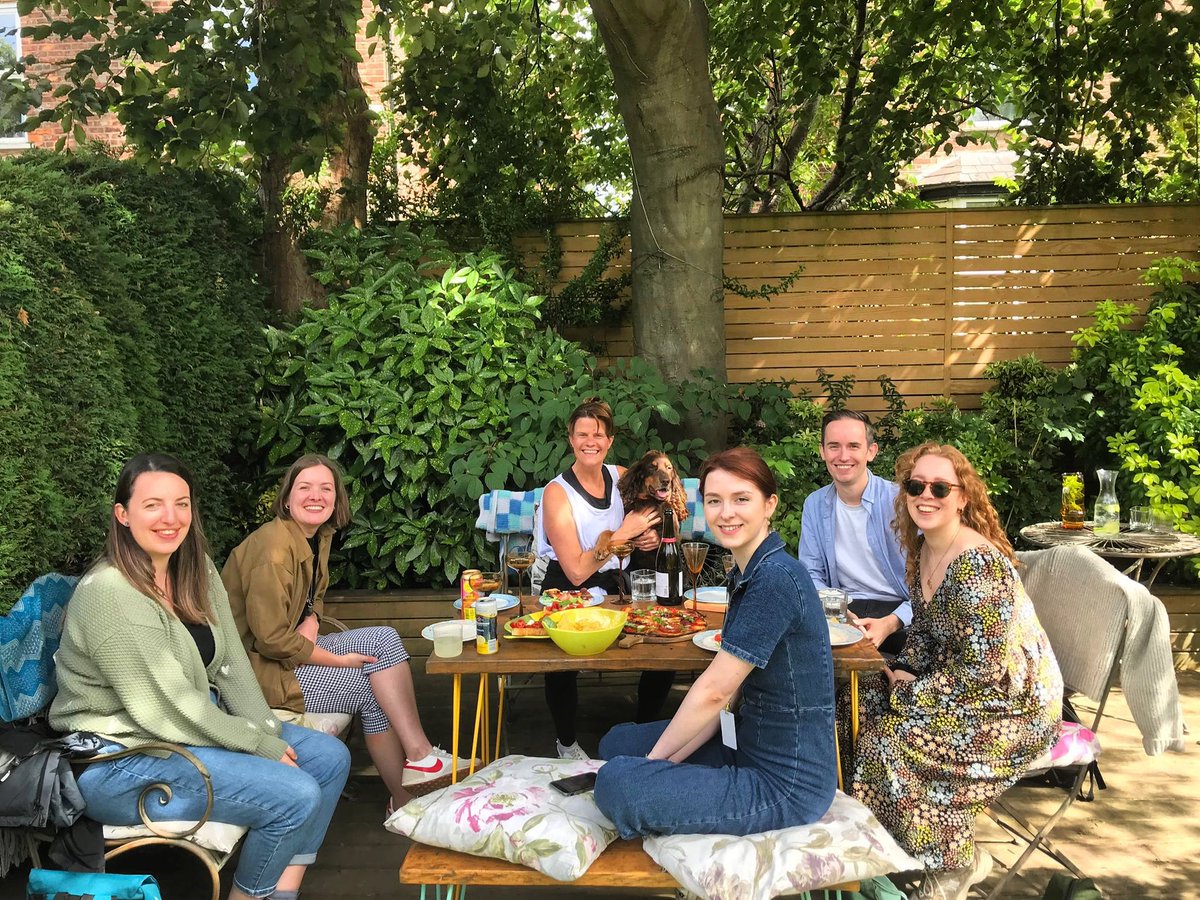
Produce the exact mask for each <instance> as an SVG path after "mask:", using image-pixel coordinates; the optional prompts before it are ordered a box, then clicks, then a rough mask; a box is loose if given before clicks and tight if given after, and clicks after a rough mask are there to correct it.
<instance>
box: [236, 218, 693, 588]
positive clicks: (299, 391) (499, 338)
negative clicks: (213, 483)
mask: <svg viewBox="0 0 1200 900" xmlns="http://www.w3.org/2000/svg"><path fill="white" fill-rule="evenodd" d="M310 255H311V256H312V258H313V259H314V261H315V262H316V263H317V264H318V266H319V270H318V273H317V277H318V278H319V279H320V280H321V281H322V282H323V283H325V284H326V285H327V286H329V288H330V293H329V298H328V299H329V306H328V309H323V310H306V311H305V312H304V314H303V317H302V319H301V321H300V322H299V324H297V325H296V326H295V327H294V328H292V329H291V330H286V331H285V330H279V329H271V330H270V331H269V332H268V337H267V342H268V346H269V353H268V356H267V358H266V362H265V365H264V369H263V374H262V382H261V385H262V402H263V410H262V426H261V432H260V436H259V442H260V445H261V446H263V447H266V448H267V451H268V456H269V460H270V462H271V463H272V464H285V463H286V462H288V461H289V460H290V459H292V458H293V457H295V456H296V455H298V454H300V453H303V452H305V451H308V450H314V451H321V452H328V453H330V455H332V456H333V457H334V458H335V459H338V460H339V462H340V464H341V465H342V466H343V468H344V469H345V470H346V475H347V480H348V485H349V490H350V497H351V507H352V511H353V521H352V524H351V526H350V528H349V529H348V530H347V532H346V535H345V540H344V542H343V544H342V546H341V549H340V551H339V552H338V555H337V556H336V557H335V561H334V566H333V567H335V568H334V575H335V577H338V578H344V580H345V581H346V582H347V583H349V584H351V585H356V586H374V587H377V588H383V587H385V586H387V585H389V584H413V583H419V582H425V583H428V582H429V581H431V580H433V581H437V580H440V579H442V578H444V579H446V580H452V579H453V578H455V577H456V576H457V574H458V572H459V571H460V570H461V569H463V568H466V567H468V566H469V565H471V564H476V563H478V562H480V561H481V560H482V559H484V558H486V557H487V556H489V555H491V554H492V553H494V550H493V549H490V548H488V547H487V546H486V545H485V543H484V539H483V535H482V534H481V533H480V532H478V531H477V530H476V529H475V527H474V521H475V517H476V514H477V508H478V507H477V501H478V498H479V496H480V495H481V494H482V493H484V492H485V491H486V490H490V489H493V488H504V487H507V488H512V489H531V488H534V487H538V486H540V485H543V484H545V483H546V482H547V481H549V480H550V479H551V478H552V477H553V476H554V475H556V474H558V473H559V472H561V471H562V470H563V469H564V468H565V467H566V466H567V465H568V464H569V459H570V453H569V450H568V447H567V444H566V440H565V422H566V418H567V415H568V413H569V412H570V410H571V409H572V408H573V407H574V406H575V405H576V404H577V403H579V401H580V400H582V399H583V398H585V397H587V396H591V395H599V396H602V397H604V399H606V400H607V401H608V402H609V403H610V404H611V405H612V407H613V412H614V418H615V423H616V427H617V439H616V442H615V443H614V447H613V450H612V452H611V454H610V458H611V459H613V460H617V461H627V460H631V459H633V458H634V457H635V456H636V455H638V454H640V453H641V452H643V451H644V450H645V449H648V448H650V447H660V446H661V447H665V448H667V449H668V450H669V451H671V452H673V453H675V454H676V458H677V460H678V461H679V463H680V466H681V468H683V469H684V470H685V471H686V468H687V466H688V465H690V464H691V462H692V461H693V459H694V452H695V449H696V447H695V444H694V443H688V444H682V445H678V446H676V445H672V444H670V443H667V442H665V441H663V440H662V439H661V437H660V433H659V423H660V422H666V423H675V422H678V421H679V415H678V412H677V411H676V409H675V405H674V403H673V400H674V398H673V397H672V393H671V389H669V388H668V387H667V385H666V383H665V382H664V381H663V380H662V379H661V378H660V377H659V376H658V375H657V373H655V372H653V371H652V370H651V369H650V368H649V367H648V366H647V365H646V364H645V363H642V362H640V361H636V360H635V361H633V362H630V363H627V364H622V365H619V366H617V367H616V368H614V369H613V370H611V371H608V372H605V373H597V372H595V370H594V366H595V361H594V360H593V359H592V358H590V357H589V356H587V354H585V353H584V352H583V351H582V350H581V349H580V348H579V347H578V345H576V344H573V343H570V342H568V341H565V340H563V339H562V338H561V337H558V336H557V335H555V334H554V333H553V332H550V331H548V330H545V329H542V328H541V326H540V323H539V318H538V308H539V305H540V303H541V298H540V297H537V296H533V295H531V294H530V293H529V290H528V288H527V287H526V286H525V285H523V284H522V283H520V282H519V281H517V280H516V279H515V278H514V276H513V274H512V272H511V271H510V270H507V269H505V268H504V266H503V263H502V261H501V258H500V257H499V256H497V255H495V254H490V253H482V254H478V255H473V254H468V255H464V256H454V255H452V254H450V253H449V252H448V251H447V250H446V248H445V247H444V246H443V245H441V244H440V243H439V242H437V241H435V240H434V239H433V238H431V237H429V236H428V235H416V234H413V233H411V232H409V231H407V230H405V229H395V230H385V231H371V232H367V233H362V234H360V233H358V232H354V231H351V230H346V231H342V232H338V233H335V234H331V235H327V236H325V237H324V238H315V246H314V249H313V250H312V252H311V254H310Z"/></svg>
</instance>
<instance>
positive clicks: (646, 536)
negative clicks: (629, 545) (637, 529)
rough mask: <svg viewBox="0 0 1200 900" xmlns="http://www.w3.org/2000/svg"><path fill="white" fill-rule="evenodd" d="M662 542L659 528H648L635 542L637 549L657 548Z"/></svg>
mask: <svg viewBox="0 0 1200 900" xmlns="http://www.w3.org/2000/svg"><path fill="white" fill-rule="evenodd" d="M660 543H662V538H661V537H660V536H659V533H658V529H657V528H647V529H646V530H645V531H643V532H642V533H641V534H639V535H638V536H637V538H636V539H635V540H634V542H633V547H634V549H635V550H643V551H648V550H657V549H658V545H659V544H660Z"/></svg>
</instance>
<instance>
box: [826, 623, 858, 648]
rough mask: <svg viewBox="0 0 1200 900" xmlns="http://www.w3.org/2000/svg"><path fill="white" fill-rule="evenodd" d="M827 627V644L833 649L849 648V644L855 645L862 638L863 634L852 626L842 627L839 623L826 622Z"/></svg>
mask: <svg viewBox="0 0 1200 900" xmlns="http://www.w3.org/2000/svg"><path fill="white" fill-rule="evenodd" d="M826 624H827V625H828V626H829V644H830V646H833V647H849V646H850V645H851V644H857V643H858V642H859V641H861V640H862V639H863V637H864V635H863V633H862V632H861V631H859V630H858V629H857V628H855V627H854V626H853V625H844V624H842V623H841V622H827V623H826Z"/></svg>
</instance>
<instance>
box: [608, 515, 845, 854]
mask: <svg viewBox="0 0 1200 900" xmlns="http://www.w3.org/2000/svg"><path fill="white" fill-rule="evenodd" d="M730 583H731V586H732V587H731V591H730V597H729V612H728V613H727V615H726V617H725V625H724V628H723V630H722V641H721V648H722V652H725V653H730V654H732V655H733V656H736V657H737V658H738V659H741V660H743V661H745V662H748V663H750V664H751V665H753V666H754V668H753V669H752V670H751V672H750V674H749V675H748V676H747V677H746V680H745V681H744V682H742V705H741V708H740V710H739V711H738V716H737V745H738V746H737V750H736V751H731V750H729V749H728V748H726V747H725V746H724V745H723V744H722V742H721V737H720V734H719V733H718V734H717V735H716V736H714V737H713V738H712V739H710V740H709V741H708V742H707V743H706V744H704V745H703V746H702V747H700V748H699V749H698V750H697V751H696V752H695V753H693V754H692V755H691V756H690V757H689V758H688V759H687V761H686V762H683V763H672V762H669V761H667V760H651V759H646V758H645V754H646V753H648V752H650V750H651V749H652V748H653V747H654V744H655V743H656V742H657V740H658V738H659V737H660V736H661V735H662V733H663V731H664V730H665V729H666V727H667V724H668V723H667V722H654V723H650V724H648V725H619V726H617V727H616V728H614V729H613V730H612V731H610V732H609V733H608V734H607V735H605V737H604V739H603V740H602V741H601V742H600V755H601V756H602V757H604V758H605V759H607V760H609V762H607V763H606V764H605V765H604V766H603V767H601V769H600V772H599V775H598V777H597V781H596V803H597V805H598V806H599V807H600V810H601V811H602V812H603V813H604V814H605V815H606V816H608V817H609V818H610V819H612V821H613V822H614V823H615V824H616V826H617V830H618V831H619V832H620V834H621V837H623V838H632V837H634V836H636V835H647V834H739V835H740V834H756V833H758V832H762V831H770V830H772V829H776V828H786V827H788V826H792V825H804V824H807V823H809V822H814V821H816V820H817V819H819V818H820V817H821V816H822V815H824V814H825V812H826V810H828V809H829V805H830V803H832V802H833V794H834V790H835V788H836V787H837V763H836V759H835V754H834V736H833V735H834V724H833V715H834V713H833V705H834V704H833V655H832V653H831V652H830V649H829V630H828V628H827V626H826V624H825V615H824V612H823V611H822V609H821V604H820V601H819V600H818V598H817V592H816V589H815V588H814V587H813V584H812V579H811V578H810V577H809V575H808V571H807V570H806V569H805V568H804V567H803V566H802V565H801V564H800V563H799V562H798V561H797V560H796V559H795V558H794V557H792V556H790V555H789V554H788V553H787V551H786V550H785V549H784V545H783V541H782V540H781V539H780V537H779V535H778V534H776V533H774V532H772V533H771V534H769V535H768V536H767V538H766V539H765V540H764V541H763V542H762V544H761V545H760V546H759V547H758V549H757V550H756V551H755V552H754V556H753V557H752V558H751V560H750V563H749V565H748V566H746V571H745V572H744V573H742V572H739V571H738V570H737V569H736V568H735V569H734V570H733V573H732V574H731V576H730Z"/></svg>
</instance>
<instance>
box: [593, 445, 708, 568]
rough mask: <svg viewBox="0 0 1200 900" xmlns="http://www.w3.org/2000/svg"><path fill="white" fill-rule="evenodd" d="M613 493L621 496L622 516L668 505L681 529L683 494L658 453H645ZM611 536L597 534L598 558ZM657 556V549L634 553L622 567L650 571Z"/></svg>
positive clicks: (684, 509) (606, 551)
mask: <svg viewBox="0 0 1200 900" xmlns="http://www.w3.org/2000/svg"><path fill="white" fill-rule="evenodd" d="M617 490H618V491H619V492H620V494H621V502H622V503H623V504H624V506H625V513H626V515H628V514H629V513H631V512H651V511H652V512H658V511H660V510H661V509H662V508H663V506H664V505H668V504H669V505H670V507H671V509H672V510H673V511H674V513H675V527H676V529H678V528H679V527H681V526H682V525H683V522H684V520H685V519H686V518H687V517H688V511H687V492H686V491H685V490H684V489H683V484H682V482H680V480H679V475H678V474H676V472H675V467H674V466H673V465H672V464H671V460H670V457H668V456H667V454H665V453H663V452H662V451H661V450H650V451H648V452H647V453H645V454H643V456H642V458H641V459H639V460H638V461H637V462H636V463H634V464H633V465H632V466H630V467H629V468H628V469H626V470H625V474H624V475H622V476H621V479H620V481H618V482H617ZM659 527H660V528H661V527H662V526H659ZM611 537H612V532H610V531H606V532H602V533H601V535H600V539H599V541H597V543H596V556H597V557H598V558H605V557H607V556H608V554H609V549H608V544H609V540H610V538H611ZM657 554H658V551H657V550H634V551H633V555H632V556H631V557H630V558H629V562H628V565H627V566H626V568H627V569H628V570H629V571H633V570H634V569H652V568H654V560H655V557H656V556H657Z"/></svg>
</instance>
